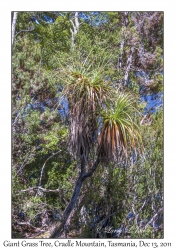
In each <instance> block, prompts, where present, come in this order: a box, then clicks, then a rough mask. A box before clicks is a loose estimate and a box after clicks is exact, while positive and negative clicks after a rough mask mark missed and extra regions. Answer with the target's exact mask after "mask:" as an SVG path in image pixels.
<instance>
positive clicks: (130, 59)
mask: <svg viewBox="0 0 175 250" xmlns="http://www.w3.org/2000/svg"><path fill="white" fill-rule="evenodd" d="M133 52H134V47H131V51H130V55H129V57H128V60H127V65H126V70H125V76H124V86H126V85H127V82H128V76H129V72H130V68H131V65H132V56H133Z"/></svg>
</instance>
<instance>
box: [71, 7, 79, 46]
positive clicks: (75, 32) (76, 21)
mask: <svg viewBox="0 0 175 250" xmlns="http://www.w3.org/2000/svg"><path fill="white" fill-rule="evenodd" d="M74 21H75V22H73V21H72V20H70V22H71V24H72V26H73V29H71V28H70V31H71V34H72V48H74V46H75V35H76V34H77V32H78V29H79V25H80V24H79V21H78V12H77V11H76V12H75V16H74Z"/></svg>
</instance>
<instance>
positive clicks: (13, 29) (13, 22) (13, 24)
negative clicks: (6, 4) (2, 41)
mask: <svg viewBox="0 0 175 250" xmlns="http://www.w3.org/2000/svg"><path fill="white" fill-rule="evenodd" d="M17 17H18V12H17V11H15V12H14V14H13V20H12V46H13V42H14V38H15V29H16V20H17Z"/></svg>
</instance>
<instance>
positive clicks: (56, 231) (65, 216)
mask: <svg viewBox="0 0 175 250" xmlns="http://www.w3.org/2000/svg"><path fill="white" fill-rule="evenodd" d="M82 163H83V165H84V164H85V162H84V160H83V161H82ZM99 163H100V159H99V157H98V158H97V160H96V161H95V163H94V165H93V167H92V168H91V170H90V171H89V172H87V173H84V166H81V169H82V170H83V171H81V173H80V175H79V178H78V180H77V182H76V185H75V188H74V192H73V195H72V198H71V201H70V202H69V204H68V206H67V208H66V209H65V211H64V214H63V219H62V222H61V224H59V225H56V227H55V228H54V229H53V231H52V233H51V236H50V238H58V237H59V236H60V235H61V234H62V233H63V231H64V229H65V226H67V221H68V219H69V217H70V215H71V212H72V210H73V209H74V207H75V204H76V201H77V200H78V197H79V194H80V190H81V187H82V185H83V182H84V181H85V179H86V178H87V177H90V176H92V175H93V173H94V172H95V170H96V169H97V167H98V165H99Z"/></svg>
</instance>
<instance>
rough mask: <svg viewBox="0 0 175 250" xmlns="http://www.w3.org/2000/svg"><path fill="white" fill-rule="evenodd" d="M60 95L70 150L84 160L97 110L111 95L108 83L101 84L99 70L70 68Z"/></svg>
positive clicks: (94, 130)
mask: <svg viewBox="0 0 175 250" xmlns="http://www.w3.org/2000/svg"><path fill="white" fill-rule="evenodd" d="M67 76H68V80H67V84H66V87H65V89H64V91H63V94H64V96H66V97H67V99H68V102H69V123H70V148H71V151H72V152H73V153H74V154H75V155H78V157H80V158H82V157H83V158H84V159H85V161H87V160H88V157H89V153H90V151H91V150H92V149H93V147H94V144H95V138H96V134H97V131H98V129H97V122H98V110H99V107H102V106H103V105H104V104H105V102H106V100H107V98H110V97H111V95H112V89H111V86H110V84H109V82H106V81H104V80H103V77H102V69H101V68H98V69H95V70H90V71H88V69H87V71H86V69H85V68H84V67H83V68H82V69H81V70H80V69H75V68H72V69H71V71H68V72H67Z"/></svg>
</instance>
